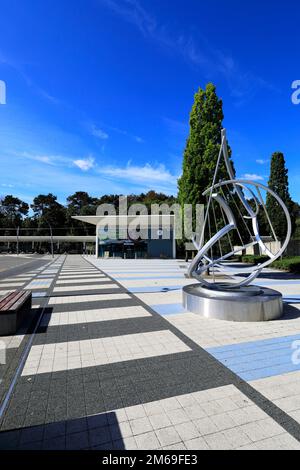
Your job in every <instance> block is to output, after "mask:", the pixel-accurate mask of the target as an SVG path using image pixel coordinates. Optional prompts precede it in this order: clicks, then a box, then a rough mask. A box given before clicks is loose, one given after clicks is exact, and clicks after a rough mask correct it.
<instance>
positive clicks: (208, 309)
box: [182, 284, 283, 322]
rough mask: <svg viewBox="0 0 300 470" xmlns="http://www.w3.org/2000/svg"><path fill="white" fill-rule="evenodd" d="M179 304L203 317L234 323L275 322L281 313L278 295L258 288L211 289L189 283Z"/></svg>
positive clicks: (281, 307) (272, 291)
mask: <svg viewBox="0 0 300 470" xmlns="http://www.w3.org/2000/svg"><path fill="white" fill-rule="evenodd" d="M182 303H183V306H184V308H185V309H186V310H188V311H189V312H193V313H196V314H197V315H201V316H202V317H205V318H216V319H219V320H228V321H236V322H259V321H270V320H276V319H278V318H280V317H281V316H282V314H283V303H282V295H281V293H280V292H277V291H275V290H273V289H268V288H266V287H257V286H247V287H240V288H234V287H231V288H229V287H228V285H227V286H226V285H225V284H223V285H222V284H219V285H217V286H216V285H214V289H210V288H208V287H202V286H201V285H200V284H190V285H188V286H185V287H183V290H182Z"/></svg>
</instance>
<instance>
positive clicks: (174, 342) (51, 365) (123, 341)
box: [22, 330, 190, 376]
mask: <svg viewBox="0 0 300 470" xmlns="http://www.w3.org/2000/svg"><path fill="white" fill-rule="evenodd" d="M187 351H190V348H189V347H188V346H186V344H184V343H183V342H182V341H181V340H180V339H179V338H177V336H175V335H174V334H173V333H171V331H169V330H162V331H155V332H150V333H138V334H132V335H124V336H114V337H108V338H97V339H91V340H83V341H71V342H64V343H56V344H47V345H41V346H32V348H31V350H30V353H29V355H28V358H27V361H26V363H25V366H24V369H23V372H22V375H23V376H24V375H32V374H41V373H49V372H56V371H61V370H70V369H78V368H84V367H91V366H100V365H104V364H112V363H115V362H123V361H130V360H136V359H143V358H147V357H156V356H164V355H167V354H176V353H182V352H187Z"/></svg>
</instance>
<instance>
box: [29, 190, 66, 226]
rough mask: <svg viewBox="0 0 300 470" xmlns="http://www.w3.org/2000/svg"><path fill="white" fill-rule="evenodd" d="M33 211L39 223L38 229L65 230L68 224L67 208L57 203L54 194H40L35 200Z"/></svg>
mask: <svg viewBox="0 0 300 470" xmlns="http://www.w3.org/2000/svg"><path fill="white" fill-rule="evenodd" d="M31 209H32V210H33V212H34V217H35V219H37V221H38V228H42V227H43V228H47V227H48V226H49V224H50V225H51V227H52V228H64V227H65V224H66V210H65V207H64V206H62V205H61V204H59V202H57V197H56V196H54V195H53V194H52V193H49V194H39V195H38V196H36V197H35V198H34V199H33V204H31Z"/></svg>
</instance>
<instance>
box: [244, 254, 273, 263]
mask: <svg viewBox="0 0 300 470" xmlns="http://www.w3.org/2000/svg"><path fill="white" fill-rule="evenodd" d="M268 259H269V258H268V256H263V255H244V256H242V257H241V261H242V263H252V264H262V263H264V262H265V261H268Z"/></svg>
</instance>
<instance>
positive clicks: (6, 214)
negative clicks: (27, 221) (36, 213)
mask: <svg viewBox="0 0 300 470" xmlns="http://www.w3.org/2000/svg"><path fill="white" fill-rule="evenodd" d="M28 211H29V205H28V204H27V203H26V202H24V201H21V199H19V198H18V197H15V196H12V195H11V194H8V195H7V196H5V197H4V198H3V199H2V200H1V203H0V212H1V214H2V224H4V225H6V226H7V227H9V228H12V227H17V226H18V225H20V223H21V221H22V219H23V218H24V217H25V216H26V215H27V214H28Z"/></svg>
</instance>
